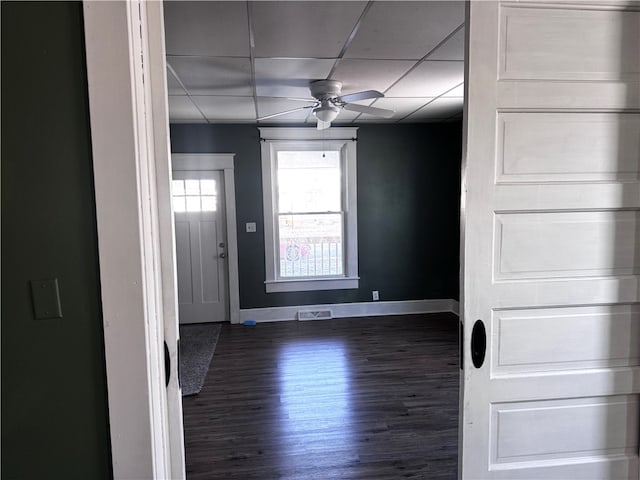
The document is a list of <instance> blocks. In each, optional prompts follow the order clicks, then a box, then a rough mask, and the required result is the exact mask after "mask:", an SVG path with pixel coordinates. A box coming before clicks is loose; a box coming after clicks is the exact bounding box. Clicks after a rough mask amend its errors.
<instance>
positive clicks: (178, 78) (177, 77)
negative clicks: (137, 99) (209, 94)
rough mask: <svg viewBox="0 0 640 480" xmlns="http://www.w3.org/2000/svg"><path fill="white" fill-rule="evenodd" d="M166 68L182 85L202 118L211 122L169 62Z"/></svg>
mask: <svg viewBox="0 0 640 480" xmlns="http://www.w3.org/2000/svg"><path fill="white" fill-rule="evenodd" d="M167 70H169V71H170V72H171V75H173V78H175V79H176V81H177V82H178V83H179V84H180V87H182V89H183V90H184V93H186V96H187V98H188V99H189V101H190V102H191V103H192V104H193V106H194V107H196V110H198V112H200V115H202V118H204V119H205V121H206V122H207V123H211V122H210V121H209V119H208V118H207V116H206V115H205V114H204V112H203V111H202V110H201V109H200V107H199V106H198V104H197V103H196V102H195V101H194V100H193V98H191V94H190V93H189V90H187V87H186V85H185V84H184V83H182V80H180V77H179V76H178V74H177V73H176V71H175V70H174V69H173V67H172V66H171V65H170V64H169V62H167Z"/></svg>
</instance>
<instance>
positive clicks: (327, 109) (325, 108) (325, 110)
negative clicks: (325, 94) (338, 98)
mask: <svg viewBox="0 0 640 480" xmlns="http://www.w3.org/2000/svg"><path fill="white" fill-rule="evenodd" d="M338 113H340V108H338V107H336V106H335V105H332V104H330V103H323V104H322V105H320V106H319V107H316V108H314V109H313V114H314V115H315V116H316V118H317V119H318V120H320V121H323V122H333V121H334V120H335V119H336V117H337V116H338Z"/></svg>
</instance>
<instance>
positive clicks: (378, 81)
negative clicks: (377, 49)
mask: <svg viewBox="0 0 640 480" xmlns="http://www.w3.org/2000/svg"><path fill="white" fill-rule="evenodd" d="M414 64H415V62H413V61H411V60H371V59H368V60H352V59H343V60H341V61H340V63H339V64H338V67H337V68H336V70H335V72H334V74H333V78H334V79H336V80H340V81H341V82H342V93H343V94H347V93H353V92H359V91H362V90H379V91H381V92H384V91H385V90H386V89H387V88H389V87H390V86H391V85H392V84H393V83H394V82H395V81H396V80H398V79H399V78H400V77H401V76H402V75H404V74H405V73H406V72H407V71H408V70H409V69H410V68H411V67H412V66H413V65H414Z"/></svg>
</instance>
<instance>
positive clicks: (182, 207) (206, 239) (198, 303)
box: [172, 170, 229, 323]
mask: <svg viewBox="0 0 640 480" xmlns="http://www.w3.org/2000/svg"><path fill="white" fill-rule="evenodd" d="M172 195H173V210H174V214H175V225H176V261H177V269H178V302H179V315H180V316H179V318H180V323H203V322H226V321H229V300H228V298H229V295H228V289H229V281H228V269H227V244H228V242H227V229H226V218H225V212H226V207H225V194H224V177H223V175H222V172H221V171H219V170H217V171H174V172H173V188H172Z"/></svg>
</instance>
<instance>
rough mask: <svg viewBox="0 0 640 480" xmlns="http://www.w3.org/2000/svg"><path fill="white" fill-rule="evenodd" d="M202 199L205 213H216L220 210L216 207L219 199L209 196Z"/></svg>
mask: <svg viewBox="0 0 640 480" xmlns="http://www.w3.org/2000/svg"><path fill="white" fill-rule="evenodd" d="M200 199H201V201H202V211H203V212H215V211H216V210H217V209H218V208H217V205H216V203H217V199H218V197H215V196H213V195H210V196H209V195H207V196H202V197H200Z"/></svg>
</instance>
